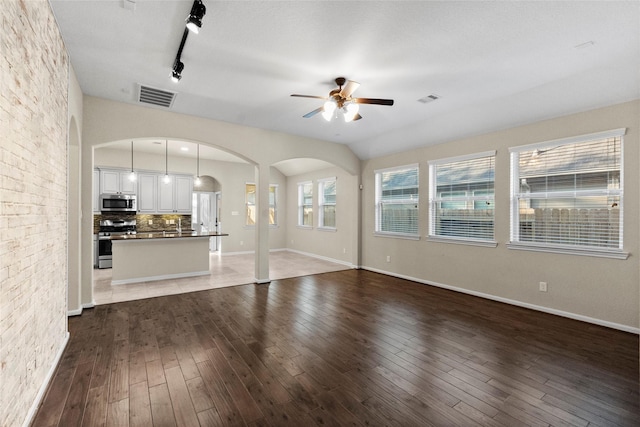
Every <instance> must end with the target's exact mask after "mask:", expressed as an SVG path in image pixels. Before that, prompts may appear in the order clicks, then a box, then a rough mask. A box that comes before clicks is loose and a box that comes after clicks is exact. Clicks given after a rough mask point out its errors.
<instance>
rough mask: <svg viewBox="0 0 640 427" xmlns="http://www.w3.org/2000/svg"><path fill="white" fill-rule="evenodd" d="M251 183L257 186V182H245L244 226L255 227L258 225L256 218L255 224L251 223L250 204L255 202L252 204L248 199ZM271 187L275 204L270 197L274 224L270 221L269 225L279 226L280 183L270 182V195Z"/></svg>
mask: <svg viewBox="0 0 640 427" xmlns="http://www.w3.org/2000/svg"><path fill="white" fill-rule="evenodd" d="M249 185H253V186H254V188H256V187H257V186H256V184H255V182H245V183H244V204H245V219H244V227H245V228H255V226H256V225H255V220H254V224H249V206H255V202H254V203H253V204H250V203H249V200H248V196H249V192H248V191H247V187H248V186H249ZM271 189H273V204H271V197H269V209H273V224H271V223H269V227H272V228H277V227H278V184H269V196H271ZM256 196H257V194H256Z"/></svg>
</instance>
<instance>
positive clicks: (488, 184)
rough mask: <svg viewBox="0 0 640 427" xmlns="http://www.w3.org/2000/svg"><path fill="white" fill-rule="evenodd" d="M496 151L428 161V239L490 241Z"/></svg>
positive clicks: (492, 230) (492, 237) (492, 229)
mask: <svg viewBox="0 0 640 427" xmlns="http://www.w3.org/2000/svg"><path fill="white" fill-rule="evenodd" d="M494 171H495V152H493V151H492V152H485V153H477V154H473V155H469V156H464V157H455V158H448V159H441V160H436V161H432V162H429V177H430V179H429V182H430V186H429V210H430V221H429V237H439V238H445V239H452V240H461V241H467V240H469V241H475V240H478V241H493V239H494V205H495V203H494V181H495V178H494V176H495V173H494Z"/></svg>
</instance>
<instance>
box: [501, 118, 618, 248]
mask: <svg viewBox="0 0 640 427" xmlns="http://www.w3.org/2000/svg"><path fill="white" fill-rule="evenodd" d="M625 134H626V128H619V129H612V130H608V131H603V132H596V133H591V134H586V135H578V136H573V137H568V138H560V139H555V140H550V141H544V142H539V143H534V144H527V145H520V146H517V147H510V148H509V157H510V163H511V164H510V173H509V175H510V176H509V178H510V221H509V222H510V230H509V243H508V244H507V248H509V249H514V250H524V251H535V252H547V253H560V254H569V255H584V256H594V257H603V258H614V259H627V258H628V256H629V253H628V252H626V251H624V246H623V245H624V240H623V234H624V210H623V207H624V135H625ZM608 138H620V171H619V174H620V185H619V187H620V188H619V189H607V190H602V189H598V188H596V189H594V190H590V189H584V190H562V191H550V192H546V193H545V197H547V198H548V195H549V194H550V195H552V196H555V197H556V198H569V199H570V198H571V197H570V196H571V195H573V198H574V199H575V198H577V197H578V196H580V197H581V198H584V197H596V196H599V197H602V196H603V195H607V196H612V197H619V209H620V214H619V216H620V225H619V240H618V242H619V244H618V248H607V247H598V246H586V245H585V246H579V245H571V244H560V243H546V242H529V241H522V240H520V205H519V202H520V197H522V194H523V193H522V192H521V191H520V185H521V179H522V178H521V176H520V170H519V168H520V166H519V165H520V153H523V152H527V151H535V150H549V149H551V148H554V147H559V146H565V145H571V144H579V143H588V142H590V141H596V140H599V139H602V140H604V139H608ZM586 173H589V172H586ZM591 173H593V172H591ZM546 176H553V175H546ZM525 179H526V178H525ZM578 191H579V193H578ZM533 199H535V198H533V197H532V198H531V199H529V201H530V200H533Z"/></svg>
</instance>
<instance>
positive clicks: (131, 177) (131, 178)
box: [129, 140, 136, 182]
mask: <svg viewBox="0 0 640 427" xmlns="http://www.w3.org/2000/svg"><path fill="white" fill-rule="evenodd" d="M135 180H136V173H135V172H134V171H133V140H132V141H131V173H130V174H129V181H131V182H135Z"/></svg>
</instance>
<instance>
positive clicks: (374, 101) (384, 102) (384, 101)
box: [353, 98, 393, 105]
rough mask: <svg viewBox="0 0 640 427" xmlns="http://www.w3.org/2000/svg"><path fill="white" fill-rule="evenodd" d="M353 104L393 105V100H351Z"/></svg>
mask: <svg viewBox="0 0 640 427" xmlns="http://www.w3.org/2000/svg"><path fill="white" fill-rule="evenodd" d="M353 102H355V103H357V104H376V105H393V99H378V98H353Z"/></svg>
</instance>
